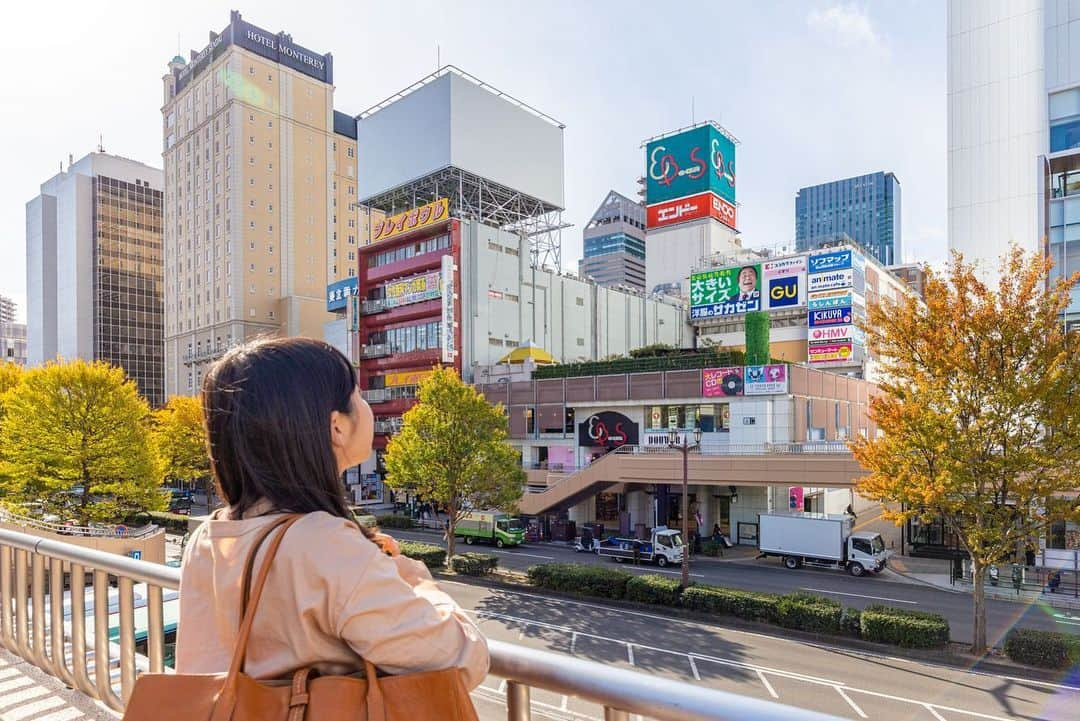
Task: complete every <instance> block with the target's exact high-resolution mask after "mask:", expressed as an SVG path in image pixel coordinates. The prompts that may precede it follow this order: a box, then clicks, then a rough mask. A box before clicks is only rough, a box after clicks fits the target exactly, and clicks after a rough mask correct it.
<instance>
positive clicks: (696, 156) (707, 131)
mask: <svg viewBox="0 0 1080 721" xmlns="http://www.w3.org/2000/svg"><path fill="white" fill-rule="evenodd" d="M706 191H711V192H713V193H715V194H716V195H718V196H720V197H721V198H723V199H724V200H726V201H728V203H731V204H732V205H734V204H735V143H734V142H732V140H731V138H729V137H728V136H727V135H725V134H724V133H723V132H721V131H720V129H719V127H717V126H716V125H713V124H712V123H705V124H702V125H699V126H698V127H696V128H690V129H689V130H684V131H683V132H681V133H677V134H675V135H669V136H667V137H664V138H660V139H657V140H653V141H650V142H649V143H647V144H646V146H645V198H646V201H647V202H648V204H649V205H653V204H654V203H663V202H665V201H668V200H674V199H675V198H683V197H686V196H688V195H697V194H698V193H704V192H706Z"/></svg>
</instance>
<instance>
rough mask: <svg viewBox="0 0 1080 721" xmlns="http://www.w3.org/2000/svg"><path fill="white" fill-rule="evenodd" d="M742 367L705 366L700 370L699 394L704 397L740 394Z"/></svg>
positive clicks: (741, 389)
mask: <svg viewBox="0 0 1080 721" xmlns="http://www.w3.org/2000/svg"><path fill="white" fill-rule="evenodd" d="M742 394H743V367H742V366H732V367H731V368H705V369H704V370H702V371H701V395H702V396H704V397H705V398H722V397H724V396H728V397H731V396H741V395H742Z"/></svg>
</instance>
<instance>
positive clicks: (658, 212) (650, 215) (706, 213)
mask: <svg viewBox="0 0 1080 721" xmlns="http://www.w3.org/2000/svg"><path fill="white" fill-rule="evenodd" d="M699 218H716V219H717V220H719V221H720V222H721V223H723V224H724V225H726V226H728V227H730V228H735V227H736V224H735V221H736V210H735V206H734V205H733V204H731V203H729V202H728V201H727V200H724V199H723V198H721V197H720V196H719V195H716V194H714V193H712V192H711V191H710V192H705V193H698V194H697V195H690V196H687V197H685V198H677V199H676V200H668V201H665V202H663V203H654V204H653V205H650V206H649V207H648V208H646V212H645V227H646V228H649V229H650V230H651V229H653V228H664V227H666V226H669V225H678V224H679V223H686V222H688V221H691V220H698V219H699Z"/></svg>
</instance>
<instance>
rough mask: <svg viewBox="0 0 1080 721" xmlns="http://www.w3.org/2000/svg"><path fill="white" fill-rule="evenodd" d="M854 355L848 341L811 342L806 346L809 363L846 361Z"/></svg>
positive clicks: (852, 347)
mask: <svg viewBox="0 0 1080 721" xmlns="http://www.w3.org/2000/svg"><path fill="white" fill-rule="evenodd" d="M854 353H855V351H854V346H853V345H852V342H851V341H850V340H838V341H817V342H814V341H811V342H810V343H808V344H807V346H806V355H807V358H808V359H809V361H810V363H832V362H836V361H846V360H850V359H851V357H852V356H853V355H854Z"/></svg>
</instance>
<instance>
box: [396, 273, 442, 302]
mask: <svg viewBox="0 0 1080 721" xmlns="http://www.w3.org/2000/svg"><path fill="white" fill-rule="evenodd" d="M440 279H441V273H440V272H439V271H437V270H435V271H432V272H430V273H424V274H423V275H414V276H413V277H411V278H402V279H401V280H395V281H391V282H389V283H387V284H386V287H385V298H384V300H383V305H385V306H386V307H387V308H397V307H398V306H399V305H409V304H410V303H420V302H422V301H425V300H434V299H435V298H438V297H439V295H440V294H441V293H442V288H441V287H440Z"/></svg>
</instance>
